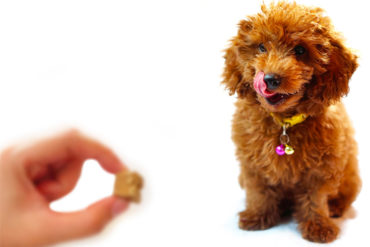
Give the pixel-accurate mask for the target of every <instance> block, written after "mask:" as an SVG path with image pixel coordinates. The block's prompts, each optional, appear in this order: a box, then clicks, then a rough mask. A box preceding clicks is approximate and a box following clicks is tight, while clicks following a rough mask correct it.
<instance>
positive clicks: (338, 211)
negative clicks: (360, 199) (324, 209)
mask: <svg viewBox="0 0 370 247" xmlns="http://www.w3.org/2000/svg"><path fill="white" fill-rule="evenodd" d="M360 187H361V179H360V177H359V175H358V168H357V158H356V157H355V156H354V155H353V156H352V157H351V158H350V160H349V162H348V164H347V166H346V169H345V170H344V176H343V178H342V181H341V184H340V187H339V191H338V194H336V195H335V196H331V197H329V200H328V203H329V212H330V217H341V216H342V215H343V213H344V212H345V211H346V210H347V209H348V208H349V207H350V206H351V204H352V202H353V201H354V200H355V199H356V196H357V194H358V192H359V191H360Z"/></svg>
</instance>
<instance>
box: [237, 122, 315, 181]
mask: <svg viewBox="0 0 370 247" xmlns="http://www.w3.org/2000/svg"><path fill="white" fill-rule="evenodd" d="M306 132H307V130H306ZM281 133H282V128H281V127H280V126H278V125H276V124H275V123H274V122H272V121H262V120H261V121H259V122H256V121H255V120H253V119H244V120H243V121H237V122H235V123H234V126H233V139H234V142H235V143H236V145H237V147H238V148H237V156H238V158H239V160H240V161H241V164H242V166H247V167H246V168H247V169H249V170H253V171H254V172H258V173H259V174H261V175H262V176H264V177H265V178H266V179H267V180H269V183H271V184H279V183H285V184H287V183H289V184H296V183H298V182H299V181H300V180H301V179H302V176H304V172H305V170H306V168H307V167H309V166H310V165H309V163H315V159H317V158H318V157H315V156H312V155H311V154H310V150H308V149H306V148H305V147H306V146H307V143H309V142H310V141H309V136H308V135H306V133H305V131H304V130H303V128H300V127H299V126H297V127H295V126H294V127H292V128H291V129H288V131H287V133H288V135H289V137H290V142H289V144H290V145H291V146H292V147H293V148H294V150H295V152H294V153H293V154H291V155H287V154H285V155H278V154H277V153H276V147H277V146H278V145H280V144H281V143H280V135H281ZM302 144H304V145H302ZM303 157H304V159H303Z"/></svg>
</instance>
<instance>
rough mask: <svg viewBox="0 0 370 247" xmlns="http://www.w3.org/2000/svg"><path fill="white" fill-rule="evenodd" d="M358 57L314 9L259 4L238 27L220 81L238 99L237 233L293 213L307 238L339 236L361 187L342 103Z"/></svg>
mask: <svg viewBox="0 0 370 247" xmlns="http://www.w3.org/2000/svg"><path fill="white" fill-rule="evenodd" d="M356 59H357V57H356V55H354V54H353V53H352V52H351V51H350V50H349V49H348V48H346V47H345V46H344V44H343V40H342V38H341V36H340V34H339V33H337V32H335V31H334V29H333V26H332V24H331V22H330V19H329V18H328V17H327V16H325V15H324V14H323V10H322V9H320V8H312V7H305V6H301V5H298V4H296V3H287V2H278V3H271V5H269V6H267V5H265V4H263V5H262V7H261V13H259V14H256V15H253V16H249V17H248V18H247V19H246V20H242V21H241V22H240V23H239V31H238V33H237V35H236V36H235V37H234V38H233V39H232V40H231V45H230V47H229V48H228V49H226V54H225V69H224V72H223V82H222V83H223V84H224V85H225V86H226V88H227V89H228V90H229V91H230V94H234V93H237V96H238V97H237V102H236V113H235V115H234V118H233V126H232V138H233V141H234V142H235V144H236V147H237V151H236V155H237V158H238V159H239V161H240V163H241V174H240V177H239V181H240V185H241V186H242V187H243V188H244V189H245V190H246V193H247V197H246V198H247V209H246V210H245V211H243V212H241V213H240V214H239V227H240V228H241V229H245V230H260V229H266V228H269V227H272V226H274V225H276V224H277V223H279V220H280V219H281V218H282V216H284V215H286V214H287V213H288V214H290V213H291V214H292V215H293V217H294V218H295V219H296V221H297V222H298V226H299V229H300V230H301V232H302V236H303V237H304V238H305V239H307V240H310V241H314V242H322V243H327V242H331V241H333V240H334V239H336V237H337V235H338V233H339V227H338V226H337V225H336V224H335V223H334V222H333V220H332V218H333V217H340V216H342V215H343V213H344V212H345V210H347V209H348V208H349V207H350V205H351V203H352V202H353V201H354V200H355V198H356V196H357V194H358V192H359V190H360V187H361V180H360V178H359V174H358V167H357V158H356V155H357V146H356V142H355V140H354V138H353V129H352V127H351V123H350V120H349V118H348V116H347V114H346V111H345V108H344V106H343V104H342V103H341V101H340V100H341V97H342V96H344V95H346V94H347V93H348V91H349V88H348V81H349V80H350V78H351V76H352V74H353V72H354V71H355V70H356V68H357V62H356Z"/></svg>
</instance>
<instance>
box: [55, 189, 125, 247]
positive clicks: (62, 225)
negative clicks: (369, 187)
mask: <svg viewBox="0 0 370 247" xmlns="http://www.w3.org/2000/svg"><path fill="white" fill-rule="evenodd" d="M128 206H129V202H128V201H126V200H124V199H121V198H118V197H114V196H110V197H107V198H104V199H102V200H100V201H98V202H95V203H94V204H92V205H90V206H89V207H88V208H86V209H83V210H81V211H77V212H71V213H58V212H53V211H52V212H51V213H52V214H53V215H54V216H53V217H50V219H52V221H53V222H49V224H48V225H49V226H48V227H49V229H50V230H51V232H50V233H49V237H50V238H51V239H49V240H50V241H51V242H59V241H64V240H69V239H74V238H80V237H85V236H89V235H92V234H95V233H98V232H100V231H101V230H103V229H104V227H105V225H106V224H107V223H108V222H109V221H110V220H111V219H112V218H113V217H114V216H116V215H118V214H119V213H122V212H123V211H125V210H126V209H127V208H128ZM50 221H51V220H50ZM50 224H51V225H50Z"/></svg>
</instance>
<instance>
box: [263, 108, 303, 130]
mask: <svg viewBox="0 0 370 247" xmlns="http://www.w3.org/2000/svg"><path fill="white" fill-rule="evenodd" d="M270 115H271V117H272V118H273V119H274V120H275V121H276V122H278V123H279V124H280V125H281V126H285V127H286V128H289V127H292V126H294V125H296V124H299V123H302V122H303V121H304V120H306V118H307V117H308V116H307V115H306V114H304V113H301V114H297V115H294V116H293V117H289V118H281V117H279V116H278V115H276V114H275V113H273V112H271V113H270Z"/></svg>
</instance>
